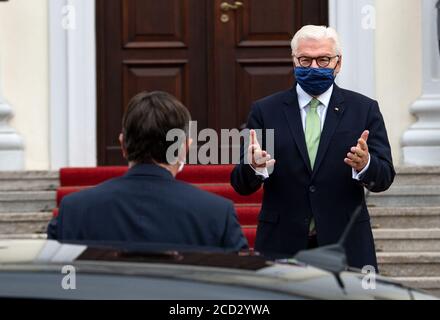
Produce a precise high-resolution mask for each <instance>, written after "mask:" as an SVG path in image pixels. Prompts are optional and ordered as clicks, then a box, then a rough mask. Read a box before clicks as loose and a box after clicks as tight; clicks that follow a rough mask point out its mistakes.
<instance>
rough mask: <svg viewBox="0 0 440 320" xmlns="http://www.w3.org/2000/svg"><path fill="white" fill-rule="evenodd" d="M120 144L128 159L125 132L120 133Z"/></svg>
mask: <svg viewBox="0 0 440 320" xmlns="http://www.w3.org/2000/svg"><path fill="white" fill-rule="evenodd" d="M119 144H120V145H121V151H122V156H123V157H124V159H126V160H127V148H125V142H124V134H122V133H120V134H119Z"/></svg>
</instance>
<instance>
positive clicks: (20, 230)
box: [0, 171, 59, 238]
mask: <svg viewBox="0 0 440 320" xmlns="http://www.w3.org/2000/svg"><path fill="white" fill-rule="evenodd" d="M58 185H59V174H58V172H48V171H24V172H23V171H20V172H0V238H23V237H25V238H44V237H45V232H46V227H47V223H48V221H49V220H50V218H51V216H52V209H53V208H54V206H55V194H56V189H57V187H58Z"/></svg>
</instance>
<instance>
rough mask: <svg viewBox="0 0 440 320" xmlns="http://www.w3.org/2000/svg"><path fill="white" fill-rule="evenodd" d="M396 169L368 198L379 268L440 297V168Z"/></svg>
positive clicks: (391, 275)
mask: <svg viewBox="0 0 440 320" xmlns="http://www.w3.org/2000/svg"><path fill="white" fill-rule="evenodd" d="M396 172H397V175H396V179H395V181H394V184H393V185H392V187H391V188H390V190H388V191H387V192H385V193H382V194H372V195H371V196H370V198H369V200H368V205H369V207H370V208H369V211H370V215H371V219H372V227H373V234H374V238H375V242H376V251H377V258H378V263H379V269H380V272H381V274H383V275H385V276H389V277H392V278H395V279H396V280H398V281H400V282H403V283H406V284H407V285H409V286H411V287H415V288H419V289H423V290H426V291H428V292H430V293H432V294H435V295H438V296H440V168H439V167H431V168H426V167H423V168H420V167H400V168H397V169H396Z"/></svg>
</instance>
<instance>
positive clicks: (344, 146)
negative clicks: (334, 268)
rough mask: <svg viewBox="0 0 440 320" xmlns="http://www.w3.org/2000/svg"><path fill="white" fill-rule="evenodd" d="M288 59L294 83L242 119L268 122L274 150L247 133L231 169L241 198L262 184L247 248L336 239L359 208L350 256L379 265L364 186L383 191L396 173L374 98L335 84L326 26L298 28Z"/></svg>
mask: <svg viewBox="0 0 440 320" xmlns="http://www.w3.org/2000/svg"><path fill="white" fill-rule="evenodd" d="M292 56H293V62H294V66H295V77H296V81H297V83H296V84H295V86H294V87H293V88H292V89H291V90H288V91H284V92H279V93H276V94H274V95H272V96H270V97H266V98H264V99H261V100H259V101H257V102H255V103H254V104H253V106H252V110H251V112H250V115H249V119H248V124H247V126H248V128H249V129H263V131H264V130H265V129H274V135H275V137H274V146H273V150H274V151H273V152H274V154H273V156H274V157H272V155H270V154H268V152H266V151H265V150H268V149H267V147H268V146H266V142H265V140H262V145H260V144H259V141H258V139H257V137H256V133H255V131H254V130H251V132H250V142H249V148H247V150H246V152H247V155H246V154H245V151H243V152H242V158H241V164H239V165H238V166H236V168H235V169H234V171H233V172H232V175H231V184H232V186H233V187H234V189H235V190H236V191H237V192H238V193H240V194H242V195H249V194H252V193H254V192H256V191H257V190H258V189H260V187H261V185H262V184H264V198H263V203H262V209H261V212H260V215H259V225H258V230H257V238H256V244H255V249H256V250H257V251H260V252H262V253H271V254H273V253H276V254H284V255H294V254H295V253H297V252H298V251H300V250H303V249H306V248H314V247H317V246H323V245H329V244H335V243H336V242H338V240H339V238H340V236H341V235H342V233H343V231H344V229H345V227H346V226H347V224H348V221H349V219H350V217H351V215H352V214H353V212H354V211H355V209H356V207H358V206H361V207H362V213H361V215H360V216H359V218H358V219H357V221H356V224H355V227H354V228H353V230H352V231H351V233H350V235H349V238H348V240H347V243H346V252H347V258H348V263H349V265H350V266H352V267H357V268H363V267H364V266H366V265H370V266H374V267H375V268H376V269H377V261H376V253H375V247H374V241H373V236H372V231H371V225H370V217H369V214H368V210H367V206H366V203H365V197H364V187H367V188H369V189H370V190H371V191H372V192H382V191H384V190H387V189H388V188H389V187H390V185H391V184H392V182H393V179H394V176H395V172H394V168H393V163H392V158H391V150H390V145H389V142H388V137H387V132H386V129H385V125H384V121H383V118H382V115H381V113H380V111H379V106H378V103H377V102H376V101H374V100H372V99H369V98H367V97H365V96H363V95H361V94H359V93H356V92H352V91H348V90H344V89H341V88H339V87H338V86H337V85H336V84H334V80H335V77H336V75H337V74H338V72H339V71H340V69H341V64H342V53H341V48H340V44H339V40H338V35H337V33H336V31H334V30H333V29H331V28H326V27H319V26H305V27H303V28H302V29H301V30H300V31H298V33H297V34H296V35H295V36H294V38H293V40H292ZM263 137H265V135H263ZM275 160H276V162H275ZM270 172H271V173H270Z"/></svg>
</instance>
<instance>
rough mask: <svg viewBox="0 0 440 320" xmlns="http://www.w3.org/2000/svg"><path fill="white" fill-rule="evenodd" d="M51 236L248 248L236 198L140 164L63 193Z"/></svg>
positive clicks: (52, 237)
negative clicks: (113, 177) (97, 182)
mask: <svg viewBox="0 0 440 320" xmlns="http://www.w3.org/2000/svg"><path fill="white" fill-rule="evenodd" d="M48 237H49V238H50V239H57V240H64V241H65V240H74V241H78V240H84V241H105V242H131V243H151V242H155V243H164V244H165V243H168V244H169V243H172V244H176V245H195V246H207V247H222V248H225V249H228V250H231V251H239V250H241V249H246V248H247V241H246V238H245V237H244V236H243V233H242V231H241V228H240V225H239V223H238V221H237V216H236V213H235V210H234V206H233V203H232V202H231V201H229V200H226V199H224V198H221V197H219V196H216V195H214V194H211V193H208V192H205V191H202V190H200V189H198V188H196V187H193V186H191V185H189V184H187V183H184V182H181V181H178V180H176V179H174V177H173V176H172V175H171V173H170V172H168V171H167V170H166V169H164V168H161V167H159V166H156V165H150V164H140V165H136V166H135V167H133V168H131V169H130V170H129V171H128V172H127V173H126V174H125V175H124V176H122V177H120V178H115V179H112V180H109V181H107V182H104V183H102V184H100V185H98V186H96V187H93V188H90V189H86V190H83V191H80V192H77V193H74V194H71V195H68V196H66V197H64V198H63V200H62V202H61V205H60V210H59V215H58V217H57V218H56V219H53V220H52V221H51V223H50V224H49V227H48Z"/></svg>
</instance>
